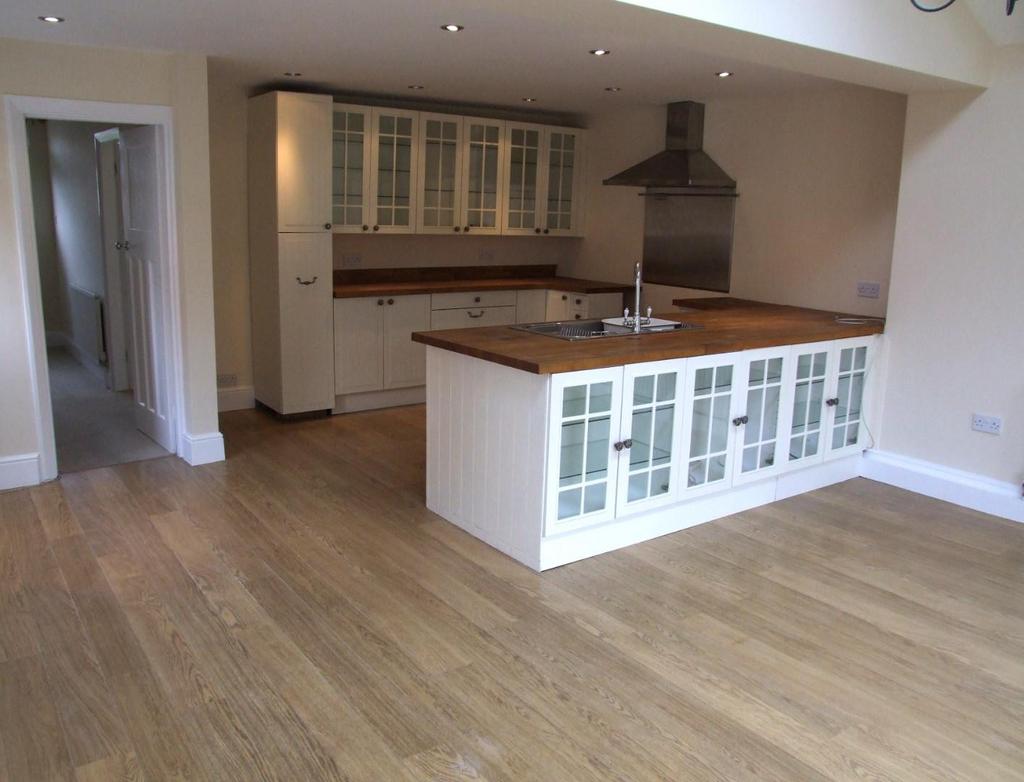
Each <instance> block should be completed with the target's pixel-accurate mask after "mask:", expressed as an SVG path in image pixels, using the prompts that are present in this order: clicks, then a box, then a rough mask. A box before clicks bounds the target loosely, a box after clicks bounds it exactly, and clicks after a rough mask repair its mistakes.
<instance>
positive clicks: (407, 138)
mask: <svg viewBox="0 0 1024 782" xmlns="http://www.w3.org/2000/svg"><path fill="white" fill-rule="evenodd" d="M371 120H372V129H373V131H372V136H371V142H372V145H373V147H372V148H373V164H372V166H371V169H370V193H371V196H372V201H371V206H370V214H371V216H372V217H371V219H372V224H371V226H370V230H371V231H373V232H375V233H383V234H402V233H414V232H415V230H416V209H417V203H418V198H417V196H418V184H417V182H416V173H417V171H418V168H417V167H418V161H419V120H420V117H419V113H418V112H415V111H402V110H399V109H374V110H373V113H372V114H371Z"/></svg>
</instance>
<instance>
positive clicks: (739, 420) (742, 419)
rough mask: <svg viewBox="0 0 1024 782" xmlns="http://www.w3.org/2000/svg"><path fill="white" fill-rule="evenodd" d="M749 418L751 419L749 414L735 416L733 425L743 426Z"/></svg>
mask: <svg viewBox="0 0 1024 782" xmlns="http://www.w3.org/2000/svg"><path fill="white" fill-rule="evenodd" d="M749 420H750V417H749V416H746V415H741V416H740V417H739V418H733V419H732V425H733V426H743V424H745V423H747V422H748V421H749Z"/></svg>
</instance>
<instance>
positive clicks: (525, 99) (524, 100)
mask: <svg viewBox="0 0 1024 782" xmlns="http://www.w3.org/2000/svg"><path fill="white" fill-rule="evenodd" d="M536 102H537V99H536V98H523V103H536Z"/></svg>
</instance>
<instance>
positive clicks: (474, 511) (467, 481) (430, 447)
mask: <svg viewBox="0 0 1024 782" xmlns="http://www.w3.org/2000/svg"><path fill="white" fill-rule="evenodd" d="M548 381H549V378H548V377H547V376H542V375H534V374H531V373H528V372H520V371H518V370H515V369H510V368H508V367H503V366H500V365H498V364H493V363H491V362H488V361H482V360H480V359H476V358H472V357H469V356H463V355H460V354H457V353H451V352H449V351H445V350H440V349H438V348H429V347H428V348H427V507H429V508H430V509H431V510H432V511H434V512H435V513H437V514H439V515H441V516H443V517H444V518H446V519H448V520H449V521H451V522H452V523H453V524H455V525H457V526H459V527H461V528H462V529H465V530H466V531H467V532H469V533H471V534H473V535H475V536H476V537H478V538H480V539H481V540H483V541H485V542H486V543H489V544H490V545H492V546H494V547H495V548H497V549H498V550H499V551H503V552H505V553H506V554H508V555H509V556H512V557H513V558H515V559H518V560H519V561H521V562H524V563H526V564H528V565H530V566H531V567H534V568H536V567H537V566H538V564H539V560H538V556H539V545H540V535H541V527H542V520H543V508H544V469H545V463H544V458H545V441H546V436H547V434H546V433H547V420H546V414H547V398H548Z"/></svg>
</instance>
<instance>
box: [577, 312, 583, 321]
mask: <svg viewBox="0 0 1024 782" xmlns="http://www.w3.org/2000/svg"><path fill="white" fill-rule="evenodd" d="M576 320H583V316H582V315H580V314H579V313H578V312H577V313H576Z"/></svg>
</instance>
